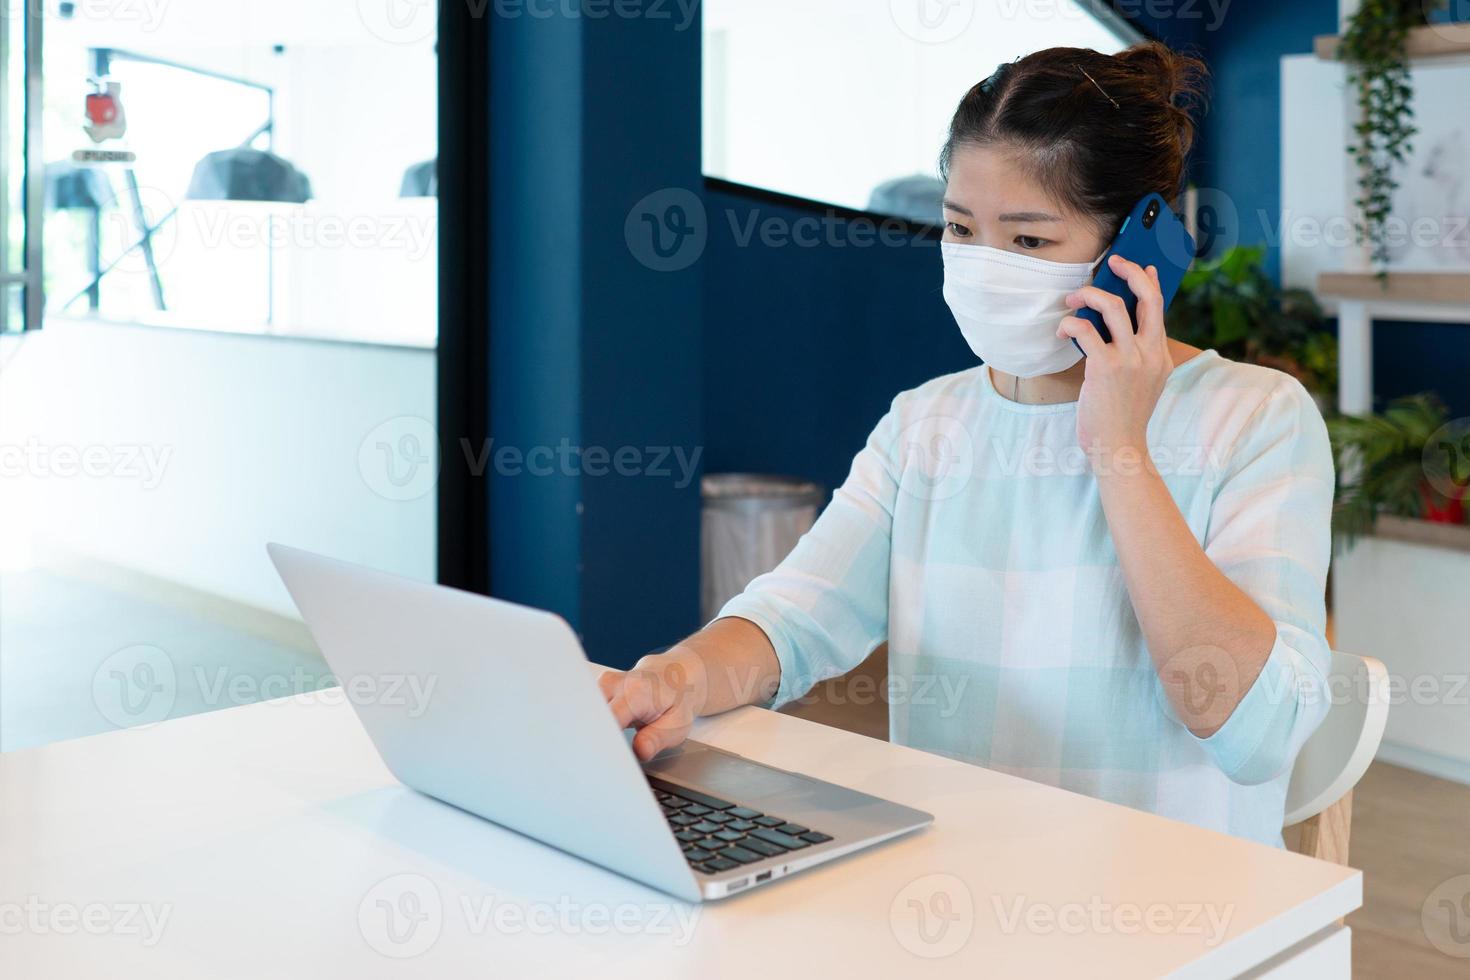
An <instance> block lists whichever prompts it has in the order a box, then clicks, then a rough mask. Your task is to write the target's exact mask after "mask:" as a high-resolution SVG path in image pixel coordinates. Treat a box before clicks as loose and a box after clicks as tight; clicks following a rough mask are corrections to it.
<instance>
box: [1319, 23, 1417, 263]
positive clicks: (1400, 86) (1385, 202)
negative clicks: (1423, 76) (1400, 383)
mask: <svg viewBox="0 0 1470 980" xmlns="http://www.w3.org/2000/svg"><path fill="white" fill-rule="evenodd" d="M1436 5H1438V4H1436V3H1425V2H1423V0H1362V3H1361V4H1359V6H1358V10H1357V12H1356V13H1355V14H1353V15H1352V17H1350V18H1349V19H1348V24H1347V30H1346V31H1345V32H1344V33H1343V35H1342V43H1341V44H1340V45H1339V47H1338V57H1339V58H1341V59H1342V60H1343V61H1344V62H1346V63H1347V64H1348V66H1349V70H1348V84H1350V85H1352V86H1353V87H1354V88H1355V89H1356V90H1357V97H1358V122H1357V124H1356V125H1355V126H1354V127H1353V131H1354V134H1355V136H1356V140H1355V142H1354V143H1353V144H1352V145H1350V146H1349V147H1348V148H1347V150H1348V153H1350V154H1352V157H1353V160H1354V161H1355V162H1356V163H1357V165H1358V190H1359V194H1360V196H1359V197H1358V198H1357V199H1356V200H1355V201H1354V202H1353V203H1354V204H1356V205H1357V207H1358V212H1359V217H1358V218H1357V220H1356V222H1355V228H1356V230H1357V237H1358V242H1359V244H1361V243H1363V242H1367V243H1368V245H1369V247H1370V249H1371V258H1372V261H1373V265H1374V267H1375V268H1376V269H1377V272H1378V278H1379V279H1380V280H1384V279H1386V278H1387V276H1388V237H1387V233H1386V225H1387V222H1388V217H1389V213H1390V212H1391V210H1392V208H1393V192H1394V190H1395V189H1396V188H1397V187H1398V182H1397V181H1395V180H1394V178H1393V168H1394V166H1395V165H1396V164H1400V163H1403V162H1404V160H1405V158H1406V157H1407V155H1408V153H1409V151H1410V150H1411V149H1412V148H1413V144H1412V143H1411V142H1410V140H1411V139H1412V138H1413V136H1414V134H1415V133H1416V132H1417V131H1418V130H1417V129H1416V128H1415V127H1414V124H1413V118H1414V109H1413V107H1412V105H1411V103H1412V102H1413V99H1414V86H1413V82H1412V79H1411V78H1410V75H1409V62H1408V58H1407V57H1406V56H1405V53H1404V41H1405V39H1406V38H1407V37H1408V34H1409V28H1411V27H1415V26H1417V25H1419V24H1423V23H1424V22H1425V16H1426V13H1427V10H1428V9H1429V8H1430V7H1433V6H1436Z"/></svg>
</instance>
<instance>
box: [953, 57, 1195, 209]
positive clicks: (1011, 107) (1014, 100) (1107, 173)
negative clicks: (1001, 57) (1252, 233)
mask: <svg viewBox="0 0 1470 980" xmlns="http://www.w3.org/2000/svg"><path fill="white" fill-rule="evenodd" d="M1207 75H1208V71H1207V69H1206V68H1205V64H1204V62H1203V61H1201V60H1200V59H1198V58H1196V57H1194V56H1192V55H1188V54H1183V53H1181V52H1178V51H1173V50H1171V49H1170V48H1169V47H1167V46H1166V45H1164V44H1161V43H1159V42H1158V41H1145V42H1143V43H1140V44H1135V45H1133V46H1132V47H1129V48H1126V49H1125V50H1123V51H1120V52H1118V53H1117V54H1111V55H1110V54H1103V53H1101V52H1099V51H1093V50H1091V49H1090V48H1047V49H1046V50H1044V51H1036V52H1034V53H1032V54H1028V55H1026V56H1025V57H1024V58H1020V59H1018V60H1016V61H1015V62H1012V63H1011V64H1009V65H1006V66H1005V68H1004V70H1001V71H997V72H996V73H994V74H993V75H991V76H989V77H988V78H986V80H985V81H984V82H983V83H981V84H978V85H976V86H975V87H974V88H972V89H970V91H969V92H967V93H965V97H964V98H963V99H961V100H960V105H959V108H958V109H956V110H955V114H954V119H953V120H952V121H951V122H950V127H949V139H948V140H947V141H946V142H945V145H944V151H943V153H942V155H941V156H940V169H941V171H942V172H943V173H945V174H946V175H947V174H948V172H949V164H950V161H951V159H952V158H953V155H954V152H955V150H956V149H958V148H960V147H964V146H984V145H992V144H1007V145H1009V146H1010V147H1011V148H1012V149H1014V150H1017V151H1018V152H1019V154H1020V155H1021V157H1022V158H1023V159H1026V160H1029V161H1030V163H1031V167H1030V169H1031V173H1032V175H1033V176H1034V177H1035V179H1037V180H1038V181H1039V182H1041V183H1042V185H1043V186H1045V187H1046V188H1047V189H1048V191H1050V192H1051V193H1052V195H1053V196H1054V197H1055V198H1056V199H1057V200H1058V201H1060V202H1061V203H1063V204H1066V205H1068V206H1070V207H1071V208H1072V209H1073V210H1074V211H1076V212H1077V213H1079V214H1083V215H1088V216H1091V217H1092V218H1094V219H1095V220H1096V221H1097V223H1098V224H1099V225H1100V226H1102V227H1103V228H1104V230H1107V229H1109V228H1110V229H1111V230H1112V232H1114V233H1116V231H1117V229H1118V226H1119V225H1121V224H1122V222H1123V218H1124V217H1125V216H1126V215H1127V214H1128V212H1129V211H1131V210H1132V208H1133V205H1134V204H1135V203H1137V201H1138V200H1139V199H1140V198H1142V197H1143V196H1144V195H1145V194H1150V193H1157V194H1162V195H1164V197H1165V198H1166V199H1167V200H1169V201H1171V202H1172V201H1176V200H1177V197H1178V194H1179V192H1180V191H1181V190H1183V186H1184V176H1185V163H1186V159H1187V157H1188V154H1189V150H1190V148H1191V147H1192V146H1193V145H1194V138H1195V118H1194V117H1195V114H1196V113H1197V112H1198V111H1199V110H1201V108H1202V107H1203V103H1204V93H1205V80H1206V77H1207Z"/></svg>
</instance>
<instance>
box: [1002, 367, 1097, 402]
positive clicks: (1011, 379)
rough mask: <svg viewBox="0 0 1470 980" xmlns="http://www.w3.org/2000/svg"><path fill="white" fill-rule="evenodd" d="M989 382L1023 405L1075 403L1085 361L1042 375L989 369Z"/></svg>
mask: <svg viewBox="0 0 1470 980" xmlns="http://www.w3.org/2000/svg"><path fill="white" fill-rule="evenodd" d="M989 370H990V383H991V384H992V385H994V386H995V390H996V391H998V392H999V393H1000V394H1001V396H1002V397H1004V398H1009V399H1010V400H1011V401H1013V402H1020V403H1021V404H1022V405H1060V404H1062V403H1064V402H1075V401H1076V400H1077V395H1078V394H1079V393H1080V392H1081V391H1082V377H1083V375H1084V373H1085V372H1086V370H1087V361H1086V360H1085V359H1084V360H1081V361H1078V362H1077V363H1076V364H1073V365H1072V366H1071V367H1069V368H1067V370H1065V371H1058V372H1057V373H1055V374H1041V375H1037V376H1036V377H1034V378H1018V377H1016V376H1015V375H1014V374H1006V373H1005V372H1004V371H997V370H996V369H995V368H990V369H989Z"/></svg>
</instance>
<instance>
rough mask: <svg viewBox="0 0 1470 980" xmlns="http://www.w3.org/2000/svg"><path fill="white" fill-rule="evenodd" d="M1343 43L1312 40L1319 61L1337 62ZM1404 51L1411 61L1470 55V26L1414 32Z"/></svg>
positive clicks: (1325, 37)
mask: <svg viewBox="0 0 1470 980" xmlns="http://www.w3.org/2000/svg"><path fill="white" fill-rule="evenodd" d="M1340 41H1341V38H1340V37H1339V36H1338V35H1336V34H1319V35H1317V36H1316V37H1315V38H1313V40H1312V50H1313V52H1314V53H1315V54H1316V55H1317V57H1319V58H1322V59H1325V60H1327V61H1335V60H1336V59H1337V48H1338V44H1339V43H1340ZM1404 49H1405V51H1406V52H1407V53H1408V55H1409V60H1410V61H1419V60H1423V59H1428V58H1453V57H1455V56H1457V55H1470V23H1460V24H1436V25H1435V26H1433V27H1414V28H1411V29H1410V30H1409V38H1408V41H1407V42H1405V45H1404Z"/></svg>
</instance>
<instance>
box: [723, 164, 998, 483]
mask: <svg viewBox="0 0 1470 980" xmlns="http://www.w3.org/2000/svg"><path fill="white" fill-rule="evenodd" d="M705 204H706V207H707V208H708V211H709V214H710V239H709V245H708V248H707V251H706V253H705V257H704V266H705V291H704V323H705V363H704V399H705V439H706V442H707V444H708V449H707V451H706V455H705V460H706V465H707V468H708V469H709V470H711V471H714V472H720V471H740V470H756V471H761V472H776V473H786V474H791V475H794V476H801V477H805V478H807V479H812V480H816V481H817V482H819V483H821V484H822V485H823V486H825V487H826V488H827V489H828V490H831V489H832V488H833V487H835V486H836V485H837V484H838V483H840V482H841V481H842V479H843V477H844V476H846V474H847V469H848V464H849V463H851V462H852V457H853V455H854V454H855V453H856V452H857V451H858V449H860V448H861V447H862V444H863V441H864V439H865V438H866V437H867V434H868V432H869V431H870V430H871V429H872V428H873V426H874V425H875V424H876V423H877V421H878V419H879V418H880V417H882V415H883V413H884V412H885V411H887V409H888V403H889V402H890V401H891V400H892V399H893V396H894V395H896V394H898V393H899V392H900V391H902V390H904V389H905V388H911V387H913V386H914V385H917V384H920V383H922V382H924V381H926V380H928V379H929V378H932V377H935V376H937V375H940V374H946V373H948V372H950V371H957V370H960V369H962V368H966V367H969V366H970V365H972V364H974V363H975V357H974V355H973V354H972V353H971V352H970V349H969V347H967V346H966V345H965V342H964V340H963V339H962V338H961V337H960V333H959V330H958V328H956V327H955V324H954V320H953V319H952V318H951V317H950V315H949V310H948V309H947V308H946V307H945V305H944V298H943V296H941V295H940V289H941V287H942V285H943V274H942V268H941V265H940V258H939V248H938V242H937V240H936V239H935V238H934V237H933V236H932V235H928V236H926V235H923V234H919V233H916V232H914V231H911V230H909V229H908V228H907V226H904V225H902V224H901V223H897V222H892V221H889V222H888V223H887V224H886V225H885V224H884V223H883V219H881V218H866V217H857V218H839V217H835V216H834V217H831V218H829V217H828V215H829V214H830V212H827V213H824V212H823V211H822V210H820V209H819V210H816V211H813V210H812V209H810V208H798V207H793V206H791V205H789V204H783V203H780V202H775V201H771V200H769V199H766V198H764V197H760V196H752V195H750V194H748V193H742V192H739V191H729V190H722V189H718V188H711V189H710V190H709V192H708V193H707V195H706V199H705ZM803 220H804V221H807V222H813V221H822V222H823V224H824V225H826V226H827V227H829V228H830V229H832V230H831V231H828V232H823V233H821V234H818V235H816V236H815V238H816V240H817V241H818V242H819V244H811V245H799V244H796V243H795V242H794V241H787V243H786V244H784V245H783V244H774V245H772V244H763V243H762V237H763V236H761V235H760V234H754V235H750V236H749V237H748V240H746V238H745V236H743V235H738V234H736V233H735V232H732V231H731V227H732V225H731V223H732V222H733V223H734V227H735V228H738V229H742V230H744V229H747V228H749V227H751V225H750V223H751V222H757V223H770V224H769V225H768V227H771V228H773V229H792V228H793V226H794V223H795V222H797V221H803ZM855 227H856V228H858V229H866V230H869V231H871V234H867V235H864V234H863V231H862V230H858V231H857V234H854V229H855ZM790 237H791V236H789V235H787V236H771V237H770V239H769V240H770V241H773V242H780V241H781V240H782V239H783V238H790ZM805 237H806V238H807V240H809V241H810V240H812V237H813V236H805ZM742 241H744V244H742ZM859 242H867V243H868V244H859Z"/></svg>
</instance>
